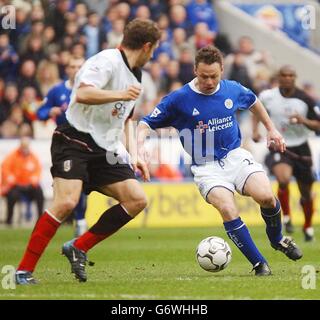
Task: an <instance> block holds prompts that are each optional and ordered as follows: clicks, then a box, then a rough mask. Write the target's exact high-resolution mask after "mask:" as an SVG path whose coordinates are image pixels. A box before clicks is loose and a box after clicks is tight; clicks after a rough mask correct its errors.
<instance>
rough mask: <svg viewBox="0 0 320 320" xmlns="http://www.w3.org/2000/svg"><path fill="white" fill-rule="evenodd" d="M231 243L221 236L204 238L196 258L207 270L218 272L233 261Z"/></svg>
mask: <svg viewBox="0 0 320 320" xmlns="http://www.w3.org/2000/svg"><path fill="white" fill-rule="evenodd" d="M231 256H232V252H231V248H230V246H229V244H228V243H227V242H226V241H225V240H223V239H222V238H219V237H208V238H206V239H203V240H202V241H201V242H200V243H199V245H198V247H197V251H196V258H197V261H198V263H199V265H200V267H201V268H202V269H204V270H206V271H210V272H218V271H221V270H223V269H225V268H226V267H227V265H228V264H229V263H230V261H231Z"/></svg>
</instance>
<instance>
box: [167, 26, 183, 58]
mask: <svg viewBox="0 0 320 320" xmlns="http://www.w3.org/2000/svg"><path fill="white" fill-rule="evenodd" d="M186 40H187V34H186V32H185V30H184V29H182V28H176V29H174V31H173V37H172V43H171V47H172V52H173V57H174V59H176V60H178V59H179V58H180V52H181V50H182V48H183V46H185V44H186Z"/></svg>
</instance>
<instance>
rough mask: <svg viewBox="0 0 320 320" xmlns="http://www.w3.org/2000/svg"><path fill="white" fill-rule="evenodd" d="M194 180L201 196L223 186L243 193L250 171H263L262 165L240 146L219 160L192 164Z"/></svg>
mask: <svg viewBox="0 0 320 320" xmlns="http://www.w3.org/2000/svg"><path fill="white" fill-rule="evenodd" d="M191 171H192V173H193V175H194V182H195V183H196V185H197V186H198V188H199V191H200V193H201V195H202V196H203V198H204V199H205V200H206V201H207V196H208V194H209V192H210V190H211V189H213V188H215V187H223V188H226V189H228V190H230V191H231V192H233V193H234V191H235V190H236V191H237V192H238V193H240V194H243V189H244V185H245V183H246V181H247V179H248V178H249V176H250V175H251V174H252V173H255V172H265V171H264V169H263V167H262V165H261V164H260V163H258V162H256V161H255V160H254V159H253V156H252V154H251V153H250V152H249V151H247V150H245V149H242V148H237V149H234V150H231V151H230V152H229V153H228V154H227V156H226V157H225V158H223V159H221V160H219V161H218V160H217V161H213V162H208V163H206V164H205V165H200V166H196V165H194V166H192V167H191Z"/></svg>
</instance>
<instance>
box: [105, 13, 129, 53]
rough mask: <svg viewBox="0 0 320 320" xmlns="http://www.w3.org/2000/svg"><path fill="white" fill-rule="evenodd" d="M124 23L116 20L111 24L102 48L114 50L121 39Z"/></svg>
mask: <svg viewBox="0 0 320 320" xmlns="http://www.w3.org/2000/svg"><path fill="white" fill-rule="evenodd" d="M124 27H125V21H124V20H122V19H117V20H115V21H114V22H112V29H111V30H110V31H109V32H108V33H107V39H106V40H107V43H106V44H105V45H103V47H104V48H116V47H118V46H119V45H120V43H121V41H122V38H123V30H124Z"/></svg>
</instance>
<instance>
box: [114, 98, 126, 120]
mask: <svg viewBox="0 0 320 320" xmlns="http://www.w3.org/2000/svg"><path fill="white" fill-rule="evenodd" d="M125 113H126V106H125V105H124V104H123V103H122V102H117V103H116V104H115V105H114V108H113V109H112V113H111V114H112V116H113V117H118V119H122V118H123V116H124V114H125Z"/></svg>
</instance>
